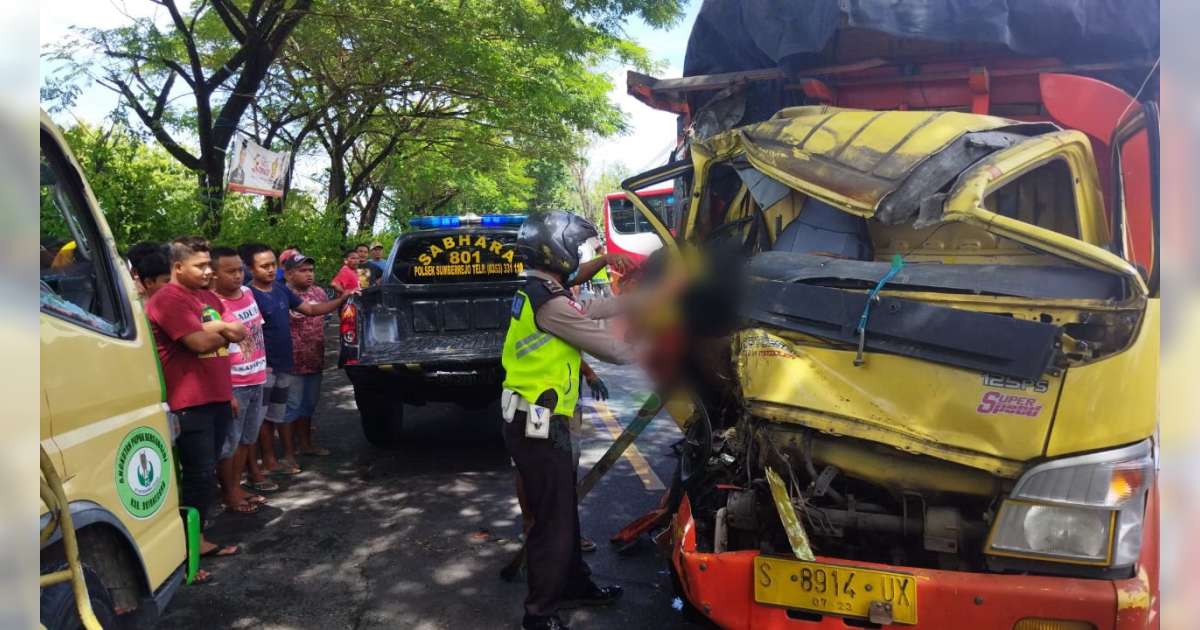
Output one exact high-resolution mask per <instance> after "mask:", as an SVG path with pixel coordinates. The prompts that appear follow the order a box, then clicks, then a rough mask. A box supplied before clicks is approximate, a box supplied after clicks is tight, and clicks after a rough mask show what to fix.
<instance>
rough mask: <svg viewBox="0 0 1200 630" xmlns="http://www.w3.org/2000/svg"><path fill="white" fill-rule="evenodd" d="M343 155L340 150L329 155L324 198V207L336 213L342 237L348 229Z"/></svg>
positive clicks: (344, 236)
mask: <svg viewBox="0 0 1200 630" xmlns="http://www.w3.org/2000/svg"><path fill="white" fill-rule="evenodd" d="M344 157H345V156H344V154H342V153H341V152H337V154H336V155H330V156H329V194H328V196H327V200H326V207H327V208H329V209H330V210H331V211H333V212H337V213H338V225H339V226H340V227H341V230H342V238H343V239H345V238H346V233H347V232H348V231H349V230H350V223H349V221H347V220H346V212H347V211H348V210H349V208H348V207H347V205H348V204H347V202H348V201H349V200H348V199H347V198H346V166H345V162H343V161H342V160H343V158H344Z"/></svg>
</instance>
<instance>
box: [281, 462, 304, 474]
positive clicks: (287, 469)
mask: <svg viewBox="0 0 1200 630" xmlns="http://www.w3.org/2000/svg"><path fill="white" fill-rule="evenodd" d="M302 472H304V469H303V468H300V467H299V466H297V465H295V464H291V465H288V464H284V463H280V464H279V470H276V471H275V474H277V475H299V474H300V473H302Z"/></svg>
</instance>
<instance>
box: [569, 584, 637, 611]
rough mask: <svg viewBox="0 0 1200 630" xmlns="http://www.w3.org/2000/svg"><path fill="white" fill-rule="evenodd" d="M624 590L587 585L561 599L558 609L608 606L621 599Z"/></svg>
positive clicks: (615, 587)
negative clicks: (581, 589)
mask: <svg viewBox="0 0 1200 630" xmlns="http://www.w3.org/2000/svg"><path fill="white" fill-rule="evenodd" d="M624 592H625V589H623V588H621V587H620V586H596V585H595V584H593V583H590V582H589V583H588V586H587V587H586V588H585V589H584V590H583V591H581V592H578V593H572V594H570V595H567V596H566V597H564V598H563V600H564V601H563V603H562V604H560V605H559V607H560V608H579V607H582V606H608V605H609V604H612V603H614V602H616V601H617V600H618V599H621V594H622V593H624Z"/></svg>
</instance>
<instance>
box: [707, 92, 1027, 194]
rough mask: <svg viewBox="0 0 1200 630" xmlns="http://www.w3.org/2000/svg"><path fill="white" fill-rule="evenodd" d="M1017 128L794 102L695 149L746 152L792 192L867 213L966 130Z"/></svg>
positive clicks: (725, 154) (983, 119) (980, 119)
mask: <svg viewBox="0 0 1200 630" xmlns="http://www.w3.org/2000/svg"><path fill="white" fill-rule="evenodd" d="M1016 125H1018V123H1015V122H1014V121H1010V120H1006V119H1003V118H996V117H993V116H976V115H971V114H964V113H960V112H918V111H893V112H872V111H861V110H845V109H839V108H834V107H824V106H820V107H797V108H789V109H785V110H782V111H780V112H779V114H777V116H776V117H775V118H773V119H771V120H768V121H765V122H761V123H757V124H753V125H747V126H745V127H739V128H737V129H733V130H731V131H729V132H726V133H722V134H718V135H717V136H714V137H713V138H710V139H709V140H708V141H705V142H698V143H696V144H695V145H694V146H695V147H697V148H699V149H701V151H702V152H703V153H706V154H710V155H713V156H714V157H717V158H732V157H737V156H741V155H744V156H745V157H746V158H747V159H748V160H749V162H750V164H751V165H753V166H754V167H755V168H757V169H758V170H760V171H762V172H763V173H764V174H766V175H768V176H770V177H772V178H773V179H775V180H778V181H780V182H782V183H784V184H787V185H788V186H790V187H791V188H793V189H795V190H798V191H801V192H803V193H805V194H808V195H811V196H814V197H817V198H819V199H821V200H822V201H825V202H826V203H829V204H830V205H833V206H835V207H837V208H840V209H842V210H845V211H847V212H851V213H854V214H859V215H863V216H871V215H873V214H874V213H875V209H876V207H877V206H878V205H879V202H880V200H882V199H883V198H884V197H885V196H886V195H887V194H889V193H891V192H892V191H894V190H896V189H897V188H899V187H900V186H901V184H902V183H903V182H904V180H905V179H906V178H907V177H908V176H909V175H910V174H911V173H912V172H913V170H914V169H915V168H916V167H917V166H918V165H919V164H921V163H922V162H923V161H925V160H926V159H927V158H929V156H931V155H934V154H936V153H938V152H940V151H941V150H943V149H945V148H946V147H947V146H948V145H950V144H951V143H952V142H954V141H955V140H956V139H958V138H959V137H960V136H962V135H963V134H967V133H972V132H978V131H986V130H991V129H998V128H1002V127H1014V126H1016ZM968 165H969V164H963V165H962V166H963V168H965V167H967V166H968Z"/></svg>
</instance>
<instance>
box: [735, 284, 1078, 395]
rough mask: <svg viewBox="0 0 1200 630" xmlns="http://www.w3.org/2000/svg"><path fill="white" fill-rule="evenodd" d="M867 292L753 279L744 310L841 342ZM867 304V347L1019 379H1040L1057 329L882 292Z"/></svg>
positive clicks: (849, 335) (849, 337) (850, 335)
mask: <svg viewBox="0 0 1200 630" xmlns="http://www.w3.org/2000/svg"><path fill="white" fill-rule="evenodd" d="M867 299H868V297H867V295H866V294H865V293H862V292H854V291H846V290H842V289H831V288H828V287H819V286H809V285H804V284H792V283H785V282H777V281H773V280H759V281H755V282H753V283H751V285H750V292H749V295H748V299H747V303H746V305H745V308H744V311H743V313H744V314H745V316H746V317H748V318H749V319H751V320H753V321H758V322H762V323H764V324H768V325H770V326H771V327H774V328H780V329H783V330H791V331H796V332H801V333H805V334H809V335H813V336H816V337H820V338H822V339H827V340H830V341H834V342H840V343H845V344H855V343H857V342H858V340H859V339H858V335H857V334H856V332H855V328H854V327H855V324H856V323H857V322H858V320H859V316H860V315H861V314H862V312H863V308H864V306H865V305H866V302H867ZM878 302H879V303H878V304H876V305H875V306H873V307H872V309H871V318H870V321H869V324H868V325H867V327H866V348H867V349H868V350H872V351H878V352H887V353H891V354H898V355H902V356H908V357H913V358H918V359H924V360H925V361H932V362H935V363H942V364H945V365H951V366H955V367H961V368H967V369H972V370H977V371H980V372H991V373H994V374H1002V375H1005V376H1011V377H1014V378H1019V379H1031V380H1037V379H1041V378H1042V377H1043V375H1044V374H1045V373H1046V372H1047V370H1049V369H1050V367H1051V362H1052V361H1053V359H1054V357H1055V350H1056V344H1058V342H1059V336H1060V335H1061V332H1062V331H1061V329H1060V328H1059V327H1058V326H1055V325H1053V324H1045V323H1041V322H1034V321H1027V320H1020V319H1015V318H1013V317H1006V316H1003V315H993V314H990V313H979V312H973V311H968V310H963V309H955V308H947V307H944V306H934V305H931V304H926V303H924V302H921V301H917V300H909V299H904V298H897V297H890V296H881V297H879V298H878Z"/></svg>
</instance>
